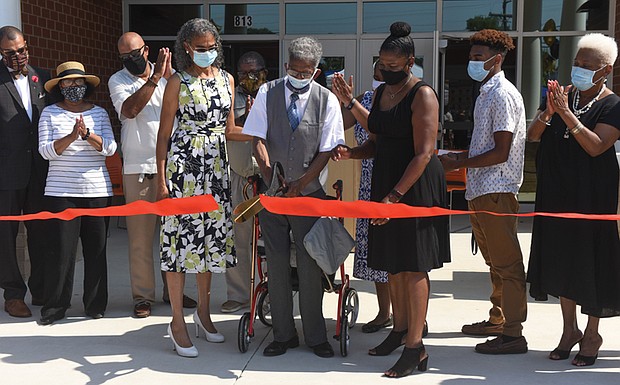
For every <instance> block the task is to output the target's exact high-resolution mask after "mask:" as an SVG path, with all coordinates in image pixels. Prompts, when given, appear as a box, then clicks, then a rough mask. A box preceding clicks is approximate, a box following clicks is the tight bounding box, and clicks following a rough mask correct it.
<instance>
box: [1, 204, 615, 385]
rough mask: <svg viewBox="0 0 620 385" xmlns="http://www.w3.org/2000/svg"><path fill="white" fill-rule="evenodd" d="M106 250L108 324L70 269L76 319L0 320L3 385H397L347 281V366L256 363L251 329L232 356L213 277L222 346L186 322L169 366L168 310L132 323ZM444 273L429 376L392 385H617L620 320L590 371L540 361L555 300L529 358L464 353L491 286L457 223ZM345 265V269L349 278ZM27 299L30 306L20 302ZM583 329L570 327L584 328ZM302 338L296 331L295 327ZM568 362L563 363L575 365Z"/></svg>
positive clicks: (122, 239) (606, 326) (280, 360)
mask: <svg viewBox="0 0 620 385" xmlns="http://www.w3.org/2000/svg"><path fill="white" fill-rule="evenodd" d="M111 223H112V228H111V231H110V233H111V234H110V239H109V242H108V266H109V281H110V288H109V291H110V300H109V306H108V310H107V312H106V315H105V318H103V319H100V320H92V319H89V318H87V317H85V316H84V314H83V309H82V304H81V285H82V269H83V266H82V264H81V263H78V266H77V269H76V279H75V282H76V287H75V294H74V299H73V307H72V308H71V309H69V311H68V312H67V318H66V319H64V320H62V321H59V322H56V323H55V324H53V325H52V326H39V325H38V324H37V323H36V320H37V319H38V318H39V310H40V308H39V307H35V306H33V307H31V309H32V310H33V313H34V316H33V317H32V318H30V319H24V320H20V319H16V318H12V317H9V316H8V314H6V313H5V312H0V384H1V385H18V384H20V385H21V384H26V385H30V384H37V385H38V384H46V385H54V384H62V385H74V384H89V385H99V384H109V385H113V384H114V385H116V384H149V385H158V384H162V385H164V384H165V385H173V384H191V383H196V384H198V383H200V384H233V383H236V384H239V385H245V384H287V385H290V384H292V383H298V384H334V383H341V384H347V383H351V384H353V383H355V384H356V385H364V384H373V385H374V384H379V383H386V384H387V383H394V382H395V380H392V379H387V378H384V377H382V376H381V374H382V373H383V371H384V370H385V369H387V368H389V367H390V366H392V365H393V364H394V363H395V362H396V360H397V359H398V357H399V355H400V349H399V350H397V351H396V352H394V353H393V354H392V355H390V356H387V357H371V356H369V355H368V354H367V350H368V349H369V348H371V347H373V346H375V345H377V344H378V343H380V342H381V341H382V340H383V339H384V338H385V336H386V335H387V333H388V332H389V330H382V331H380V332H378V333H375V334H364V333H362V332H361V330H360V329H361V327H360V325H361V324H363V323H365V322H368V321H369V320H371V319H372V318H374V316H375V314H376V311H377V305H376V299H375V297H374V296H373V294H372V292H373V285H372V284H371V283H369V282H364V281H359V280H354V281H353V282H352V286H353V287H355V288H356V289H357V290H358V292H359V299H360V303H361V306H360V315H359V318H358V325H357V326H355V327H354V328H353V329H351V333H350V336H351V337H350V338H351V342H350V349H349V355H348V356H347V357H344V358H343V357H341V356H340V355H339V349H338V342H337V341H335V340H332V341H331V343H332V346H333V347H334V350H335V351H336V356H335V357H334V358H330V359H324V358H319V357H317V356H315V355H314V354H313V353H312V351H311V350H310V349H308V348H307V347H305V345H303V341H302V345H301V346H300V347H299V348H297V349H292V350H289V351H288V352H287V353H286V354H285V355H283V356H280V357H264V356H263V355H262V350H263V348H264V347H265V346H266V344H267V343H269V342H270V341H271V340H272V335H271V331H270V329H269V328H267V327H265V326H263V325H262V324H261V323H260V322H259V321H257V322H256V334H255V337H254V338H253V340H252V342H251V344H250V347H249V351H248V352H246V353H240V352H239V350H238V348H237V327H238V322H239V317H240V314H241V313H240V312H239V313H237V314H221V313H220V312H219V306H220V304H221V303H222V302H223V301H225V293H226V290H225V279H224V277H223V276H221V275H216V276H214V279H213V287H212V300H211V308H212V313H213V319H214V322H215V323H216V326H217V328H218V330H219V331H220V332H222V333H223V334H224V335H225V336H226V342H225V343H223V344H211V343H208V342H206V341H205V340H204V339H201V340H197V339H195V338H194V337H193V334H192V333H193V327H194V324H193V321H192V320H191V314H192V312H191V311H190V310H186V314H187V318H186V320H187V322H188V327H189V328H190V329H189V330H190V335H192V338H193V340H194V344H195V345H196V346H197V348H198V350H199V351H200V356H199V357H198V358H196V359H187V358H181V357H179V356H177V355H176V354H175V353H174V352H173V350H172V343H171V341H170V339H169V337H168V336H167V333H166V325H167V323H168V322H170V309H169V307H168V306H167V305H166V304H164V303H162V302H158V303H156V304H155V305H154V308H153V315H152V316H151V317H149V318H146V319H134V318H131V313H132V301H131V295H130V289H129V277H128V267H127V252H126V250H127V248H126V246H127V233H126V231H125V230H122V229H118V228H116V227H115V224H116V220H112V221H111ZM530 228H531V222H530V221H529V220H524V221H523V222H522V223H521V225H520V234H519V236H520V240H521V247H522V249H523V253H524V255H525V256H526V257H527V256H528V255H529V245H530V238H531V236H530ZM452 229H453V231H454V232H453V234H452V261H453V262H452V263H449V264H447V265H445V267H444V268H443V269H440V270H436V271H433V272H432V273H431V280H432V286H431V292H432V293H431V300H430V308H429V313H428V323H429V329H430V334H429V335H428V337H427V338H426V339H425V340H424V343H425V345H426V348H427V352H428V354H429V356H430V359H429V364H430V365H429V370H428V372H426V373H419V372H416V373H415V374H414V375H411V376H409V377H407V378H405V379H401V380H400V382H401V383H407V384H424V385H433V384H444V385H451V384H455V385H471V384H478V383H482V382H487V383H489V384H501V385H510V384H519V385H522V384H562V385H572V384H574V385H578V384H579V385H581V384H618V383H619V382H620V318H612V319H604V320H602V321H601V334H602V336H603V339H604V343H603V346H602V348H601V350H600V354H599V359H598V361H597V362H596V365H595V366H593V367H588V368H577V367H574V366H572V365H571V364H570V360H566V361H551V360H549V359H548V358H547V354H548V352H549V351H550V350H552V349H553V348H555V346H556V345H557V343H558V341H559V337H560V334H561V326H562V324H561V315H560V307H559V304H558V301H557V300H553V301H550V302H542V303H534V302H530V306H529V314H528V320H527V322H526V323H525V325H524V335H525V336H526V338H527V340H528V343H529V349H530V351H529V353H527V354H523V355H512V356H485V355H481V354H477V353H475V352H474V351H473V346H474V345H475V344H476V343H479V342H482V341H484V338H472V337H467V336H465V335H463V334H461V333H460V329H461V326H462V325H463V324H464V323H472V322H476V321H481V320H483V319H485V318H486V317H487V312H488V308H489V301H488V296H489V291H490V284H489V276H488V271H487V268H486V266H485V265H484V263H483V260H482V257H481V256H480V255H476V256H472V255H471V251H470V228H469V221H468V219H467V217H465V216H459V217H454V218H453V222H452ZM352 260H353V258H352V257H351V258H349V259H348V260H347V272H348V273H349V274H350V273H351V272H352V267H351V266H352V262H353V261H352ZM186 289H187V290H186V292H188V293H189V294H191V295H193V296H194V297H195V296H196V282H195V279H194V277H192V276H191V275H189V276H188V279H187V282H186ZM160 295H161V285H160V286H158V297H159V296H160ZM29 301H30V298H27V302H29ZM336 309H337V295H335V294H326V295H325V306H324V314H325V316H326V318H327V319H328V322H327V324H328V328H329V331H328V335H333V334H334V333H335V331H334V329H335V324H336V322H335V319H336ZM585 320H586V317H585V316H583V315H580V317H579V321H580V325H581V326H582V327H584V326H585ZM298 331H299V332H300V333H301V325H300V323H298ZM575 352H576V350H575V351H574V352H573V354H572V355H571V358H572V356H574V354H575Z"/></svg>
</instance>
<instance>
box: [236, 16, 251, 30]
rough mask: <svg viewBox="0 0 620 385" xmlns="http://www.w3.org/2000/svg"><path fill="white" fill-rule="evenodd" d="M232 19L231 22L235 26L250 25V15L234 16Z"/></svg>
mask: <svg viewBox="0 0 620 385" xmlns="http://www.w3.org/2000/svg"><path fill="white" fill-rule="evenodd" d="M233 20H234V21H233V24H234V26H235V27H251V26H252V16H235V17H234V19H233Z"/></svg>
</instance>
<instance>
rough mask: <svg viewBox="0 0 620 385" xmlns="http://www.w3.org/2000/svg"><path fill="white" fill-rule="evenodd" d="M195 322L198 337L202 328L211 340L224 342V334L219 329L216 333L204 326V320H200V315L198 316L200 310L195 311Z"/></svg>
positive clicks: (208, 339)
mask: <svg viewBox="0 0 620 385" xmlns="http://www.w3.org/2000/svg"><path fill="white" fill-rule="evenodd" d="M193 318H194V323H195V324H196V337H198V338H200V330H202V331H203V332H204V333H205V338H206V339H207V341H209V342H216V343H219V342H224V336H223V335H222V334H220V333H218V332H217V331H216V332H215V333H210V332H209V331H208V330H207V329H206V328H205V327H204V326H202V322H200V317H199V316H198V311H195V312H194V316H193Z"/></svg>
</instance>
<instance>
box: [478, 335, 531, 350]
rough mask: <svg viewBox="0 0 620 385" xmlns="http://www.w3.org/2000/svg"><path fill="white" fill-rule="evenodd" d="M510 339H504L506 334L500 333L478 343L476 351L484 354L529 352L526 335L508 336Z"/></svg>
mask: <svg viewBox="0 0 620 385" xmlns="http://www.w3.org/2000/svg"><path fill="white" fill-rule="evenodd" d="M508 338H509V339H510V340H504V336H503V335H500V336H499V337H496V338H494V339H492V340H488V341H487V342H483V343H481V344H478V345H476V352H478V353H482V354H523V353H527V341H526V340H525V337H523V336H521V337H515V339H513V338H510V337H508Z"/></svg>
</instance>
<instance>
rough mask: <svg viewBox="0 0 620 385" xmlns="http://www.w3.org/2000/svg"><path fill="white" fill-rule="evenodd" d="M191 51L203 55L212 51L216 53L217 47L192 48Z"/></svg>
mask: <svg viewBox="0 0 620 385" xmlns="http://www.w3.org/2000/svg"><path fill="white" fill-rule="evenodd" d="M192 51H194V52H199V53H205V52H213V51H217V45H212V46H211V47H208V48H202V47H200V48H194V47H192Z"/></svg>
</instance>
